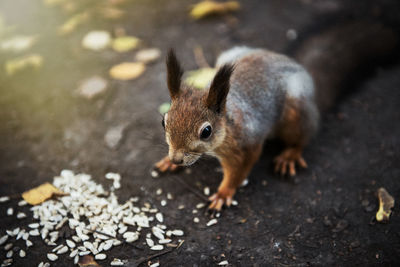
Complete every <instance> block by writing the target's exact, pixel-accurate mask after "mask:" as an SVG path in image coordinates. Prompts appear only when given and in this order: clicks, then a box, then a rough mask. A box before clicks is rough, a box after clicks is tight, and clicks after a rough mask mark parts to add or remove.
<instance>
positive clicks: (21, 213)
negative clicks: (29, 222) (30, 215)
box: [17, 212, 26, 219]
mask: <svg viewBox="0 0 400 267" xmlns="http://www.w3.org/2000/svg"><path fill="white" fill-rule="evenodd" d="M23 218H26V214H25V213H23V212H18V214H17V219H23Z"/></svg>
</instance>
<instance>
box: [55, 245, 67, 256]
mask: <svg viewBox="0 0 400 267" xmlns="http://www.w3.org/2000/svg"><path fill="white" fill-rule="evenodd" d="M67 252H68V247H67V246H63V247H62V248H60V249H59V250H58V251H57V254H64V253H67Z"/></svg>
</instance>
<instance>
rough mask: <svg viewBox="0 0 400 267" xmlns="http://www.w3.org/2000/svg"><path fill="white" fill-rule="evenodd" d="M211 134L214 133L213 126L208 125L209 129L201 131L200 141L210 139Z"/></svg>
mask: <svg viewBox="0 0 400 267" xmlns="http://www.w3.org/2000/svg"><path fill="white" fill-rule="evenodd" d="M211 132H212V129H211V126H210V125H208V126H207V127H205V128H204V129H203V130H202V131H201V133H200V139H202V140H206V139H208V138H209V137H210V136H211Z"/></svg>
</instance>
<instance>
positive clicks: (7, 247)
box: [4, 243, 13, 251]
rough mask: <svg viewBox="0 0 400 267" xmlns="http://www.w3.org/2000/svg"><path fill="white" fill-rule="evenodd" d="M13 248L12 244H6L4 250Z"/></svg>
mask: <svg viewBox="0 0 400 267" xmlns="http://www.w3.org/2000/svg"><path fill="white" fill-rule="evenodd" d="M12 247H13V243H8V244H7V245H5V246H4V250H5V251H7V250H10V249H11V248H12Z"/></svg>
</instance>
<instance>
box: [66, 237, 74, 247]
mask: <svg viewBox="0 0 400 267" xmlns="http://www.w3.org/2000/svg"><path fill="white" fill-rule="evenodd" d="M66 242H67V246H68V247H70V248H74V247H75V246H76V245H75V243H74V241H72V240H69V239H67V240H66Z"/></svg>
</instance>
